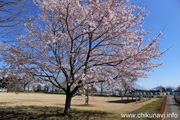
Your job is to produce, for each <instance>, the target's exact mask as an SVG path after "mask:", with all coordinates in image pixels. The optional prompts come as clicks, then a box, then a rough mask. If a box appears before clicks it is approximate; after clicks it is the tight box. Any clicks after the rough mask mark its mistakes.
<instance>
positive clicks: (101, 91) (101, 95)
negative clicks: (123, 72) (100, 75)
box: [101, 83, 103, 96]
mask: <svg viewBox="0 0 180 120" xmlns="http://www.w3.org/2000/svg"><path fill="white" fill-rule="evenodd" d="M102 93H103V83H101V96H102Z"/></svg>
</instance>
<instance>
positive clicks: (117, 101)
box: [107, 99, 136, 104]
mask: <svg viewBox="0 0 180 120" xmlns="http://www.w3.org/2000/svg"><path fill="white" fill-rule="evenodd" d="M135 101H136V100H132V99H129V100H114V101H107V102H108V103H124V104H127V103H130V102H135Z"/></svg>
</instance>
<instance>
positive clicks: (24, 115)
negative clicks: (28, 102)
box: [0, 106, 110, 120]
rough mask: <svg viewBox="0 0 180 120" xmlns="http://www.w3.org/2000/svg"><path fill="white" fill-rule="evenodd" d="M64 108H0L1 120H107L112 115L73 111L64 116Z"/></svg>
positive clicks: (98, 112)
mask: <svg viewBox="0 0 180 120" xmlns="http://www.w3.org/2000/svg"><path fill="white" fill-rule="evenodd" d="M62 113H63V108H59V107H41V106H16V107H0V120H11V119H13V120H31V119H33V120H85V119H102V118H107V117H108V116H109V115H110V114H109V113H106V112H100V111H83V110H75V109H72V110H71V114H70V115H68V116H63V114H62Z"/></svg>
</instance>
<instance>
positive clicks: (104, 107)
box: [0, 93, 158, 120]
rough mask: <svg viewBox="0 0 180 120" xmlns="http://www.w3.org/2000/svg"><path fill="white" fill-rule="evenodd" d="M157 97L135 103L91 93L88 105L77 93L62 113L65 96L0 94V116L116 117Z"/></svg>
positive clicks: (25, 117)
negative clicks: (65, 114) (92, 95)
mask: <svg viewBox="0 0 180 120" xmlns="http://www.w3.org/2000/svg"><path fill="white" fill-rule="evenodd" d="M156 100H158V98H154V99H151V100H149V101H146V102H142V103H138V104H135V102H130V103H128V102H125V101H122V100H121V98H120V97H96V96H94V97H90V101H89V103H90V104H89V105H84V100H82V98H81V96H76V97H74V98H73V99H72V105H71V108H72V111H71V112H72V114H71V116H62V115H61V114H62V113H63V108H64V103H65V95H59V94H55V95H54V94H40V93H38V94H36V93H30V94H26V93H20V94H18V95H17V94H15V93H0V119H8V120H9V119H12V118H14V119H20V118H23V119H43V120H44V119H79V120H81V119H82V120H84V119H103V120H104V119H119V118H120V114H121V113H129V112H132V111H135V110H138V109H139V108H141V107H142V106H144V105H146V104H148V103H151V102H152V101H156ZM14 119H13V120H14Z"/></svg>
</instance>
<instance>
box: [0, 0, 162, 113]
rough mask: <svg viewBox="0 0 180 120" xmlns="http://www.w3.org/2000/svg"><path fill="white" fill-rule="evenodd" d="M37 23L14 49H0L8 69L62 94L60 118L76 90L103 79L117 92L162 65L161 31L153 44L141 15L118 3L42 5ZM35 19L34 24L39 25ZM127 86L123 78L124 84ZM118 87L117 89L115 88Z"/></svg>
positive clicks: (46, 1)
mask: <svg viewBox="0 0 180 120" xmlns="http://www.w3.org/2000/svg"><path fill="white" fill-rule="evenodd" d="M36 4H37V5H38V6H39V7H40V9H41V14H40V15H39V19H40V21H37V22H29V21H27V23H26V24H25V27H26V32H27V35H25V36H24V35H21V36H19V38H18V39H17V42H19V44H16V45H12V44H10V45H4V44H3V45H2V47H1V50H2V56H3V60H4V61H5V62H6V64H8V65H9V66H8V67H9V69H12V70H13V69H17V70H21V71H24V72H29V73H31V74H32V75H33V76H35V77H36V79H39V80H42V81H48V82H50V83H51V84H53V85H54V86H55V87H57V88H59V89H61V90H63V91H64V92H65V93H66V102H65V109H64V114H65V115H66V114H69V113H70V106H71V99H72V97H73V96H74V95H75V94H76V92H77V91H78V89H80V88H82V87H84V86H86V85H89V84H93V83H94V84H96V83H98V82H99V81H102V80H106V82H107V83H108V84H111V85H113V86H114V88H119V85H120V82H121V79H118V76H123V77H124V78H138V77H147V75H146V72H149V71H151V70H153V68H155V67H158V66H160V65H162V63H158V64H155V63H152V62H151V60H152V59H155V58H159V57H161V55H162V54H163V53H164V52H165V51H163V52H160V51H159V41H160V40H161V37H162V33H161V32H160V33H159V34H158V35H156V36H155V37H154V38H153V39H146V38H145V36H146V35H147V34H149V33H150V31H146V30H144V29H143V28H142V25H143V22H144V21H143V20H144V17H145V16H147V14H145V10H144V9H142V8H140V7H136V6H134V5H131V4H130V2H127V1H123V0H106V1H104V0H96V1H93V0H87V1H81V0H43V1H42V2H40V1H38V2H36ZM39 19H38V20H39ZM126 82H128V79H127V80H126ZM116 83H118V84H116Z"/></svg>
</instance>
